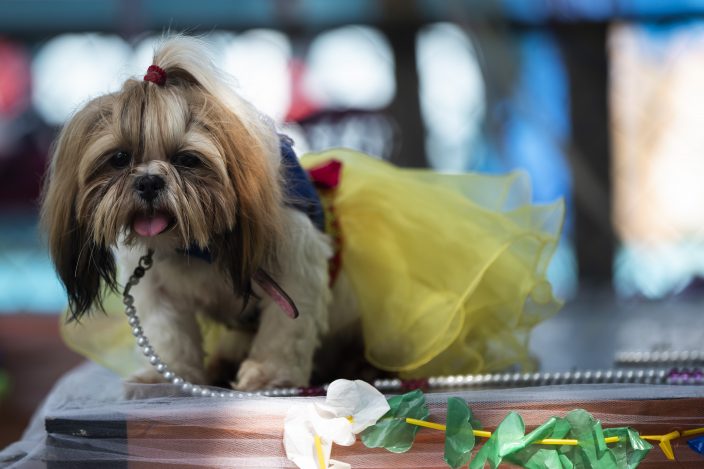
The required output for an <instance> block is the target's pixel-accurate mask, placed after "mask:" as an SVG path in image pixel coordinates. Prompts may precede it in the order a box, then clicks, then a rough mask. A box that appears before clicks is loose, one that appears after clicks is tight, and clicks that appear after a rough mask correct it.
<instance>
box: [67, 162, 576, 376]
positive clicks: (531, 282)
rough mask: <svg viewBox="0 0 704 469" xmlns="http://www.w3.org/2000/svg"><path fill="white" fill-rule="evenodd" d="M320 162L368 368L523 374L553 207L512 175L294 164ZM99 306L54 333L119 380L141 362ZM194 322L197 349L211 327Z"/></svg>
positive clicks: (544, 285) (541, 306) (125, 333)
mask: <svg viewBox="0 0 704 469" xmlns="http://www.w3.org/2000/svg"><path fill="white" fill-rule="evenodd" d="M332 159H335V160H338V161H340V162H342V174H341V179H340V183H339V185H338V186H337V187H336V188H335V189H328V190H325V191H323V192H322V196H323V197H324V198H325V201H324V202H325V205H326V206H327V207H328V208H330V207H332V209H333V212H334V214H335V217H336V218H337V221H338V226H339V230H340V235H341V241H342V243H341V246H342V252H341V265H342V269H343V270H344V272H345V275H346V276H347V277H348V279H349V280H350V282H351V285H352V287H353V289H354V290H355V293H356V295H357V298H358V303H359V307H360V311H361V317H362V329H363V333H364V341H365V350H366V358H367V359H368V360H369V362H371V363H372V364H373V365H374V366H376V367H378V368H381V369H383V370H387V371H393V372H397V373H399V375H400V376H402V377H406V378H415V377H428V376H438V375H448V374H464V373H485V372H495V371H501V370H505V369H507V368H509V367H512V366H518V367H520V369H522V370H524V371H530V370H532V369H534V368H535V363H534V361H533V359H532V358H531V355H530V353H529V352H528V340H529V334H530V331H531V329H532V328H533V327H534V326H536V325H537V324H538V323H539V322H541V321H542V320H544V319H546V318H547V317H549V316H551V315H552V314H554V313H555V312H556V311H558V309H559V308H560V307H561V302H560V301H558V300H557V299H556V298H555V297H554V296H553V293H552V288H551V286H550V284H549V282H548V281H547V279H546V276H545V273H546V269H547V266H548V263H549V261H550V258H551V256H552V254H553V252H554V250H555V247H556V245H557V242H558V240H559V237H560V231H561V227H562V222H563V219H564V205H563V203H562V201H558V202H555V203H552V204H547V205H533V204H531V202H530V200H531V194H530V183H529V180H528V177H527V175H526V174H524V173H521V172H516V173H511V174H509V175H506V176H487V175H480V174H461V175H450V174H438V173H435V172H432V171H428V170H413V169H399V168H396V167H394V166H392V165H390V164H388V163H385V162H382V161H379V160H377V159H374V158H372V157H369V156H366V155H363V154H361V153H359V152H355V151H352V150H347V149H335V150H330V151H326V152H323V153H318V154H310V155H306V156H304V157H303V158H302V159H301V163H302V165H303V166H304V167H306V168H312V167H316V166H319V165H321V164H324V163H326V162H328V161H330V160H332ZM106 309H107V310H108V314H107V315H105V316H102V315H99V314H98V315H94V316H92V317H91V318H90V319H86V320H84V324H83V325H82V326H75V325H73V324H70V325H67V326H64V327H63V333H64V337H65V338H66V340H67V342H68V343H69V344H70V345H71V346H72V347H73V348H74V349H76V350H77V351H79V352H80V353H83V354H85V355H86V356H89V357H90V358H92V359H94V360H95V361H97V362H99V363H101V364H103V365H105V366H108V367H109V368H111V369H113V370H115V371H117V372H119V373H120V374H122V375H127V374H129V373H131V372H133V371H135V370H136V369H138V368H140V367H141V366H144V364H145V363H146V362H145V360H144V358H143V357H141V356H140V354H139V353H137V352H135V349H134V344H133V338H132V337H131V334H130V331H129V327H128V326H127V324H126V320H125V317H124V315H123V314H122V308H121V304H120V301H119V298H110V299H109V300H108V304H107V308H106ZM333 314H334V312H333ZM202 325H203V328H204V332H205V337H206V340H205V346H206V352H207V351H208V349H212V348H214V346H215V343H216V339H217V336H218V335H219V331H218V329H219V328H218V326H217V325H214V324H212V323H208V322H207V321H205V320H204V321H203V324H202ZM85 328H89V329H90V331H86V330H85ZM81 329H82V330H81Z"/></svg>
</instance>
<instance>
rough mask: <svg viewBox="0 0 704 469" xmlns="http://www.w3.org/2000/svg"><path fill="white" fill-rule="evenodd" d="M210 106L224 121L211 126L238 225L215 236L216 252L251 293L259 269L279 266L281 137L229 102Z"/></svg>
mask: <svg viewBox="0 0 704 469" xmlns="http://www.w3.org/2000/svg"><path fill="white" fill-rule="evenodd" d="M211 109H217V111H216V112H215V114H214V115H213V116H212V117H213V119H215V122H218V123H220V125H215V126H213V127H212V128H211V131H212V132H214V134H215V135H214V137H215V141H217V142H218V144H219V145H220V146H221V151H222V154H223V155H224V156H225V160H226V166H227V175H228V178H229V184H230V187H231V190H233V191H234V202H235V203H234V204H233V205H234V206H233V207H232V210H233V213H234V220H235V222H234V226H232V227H231V229H230V230H228V231H227V232H226V233H224V234H223V235H222V236H221V237H220V239H219V240H217V241H216V246H215V248H216V249H217V250H218V251H219V252H216V253H215V255H216V259H217V261H218V262H221V263H222V267H223V268H224V270H225V271H226V272H228V273H229V276H230V278H231V280H232V285H233V287H234V288H235V289H236V290H237V291H239V292H240V293H244V294H247V293H248V292H249V288H250V281H251V278H252V276H253V275H254V273H255V272H256V271H257V269H259V268H268V269H273V270H274V271H275V270H276V266H275V259H276V254H275V252H276V250H277V248H278V247H279V245H280V242H281V232H282V223H283V222H282V213H283V212H282V206H283V205H282V191H281V180H280V175H279V158H280V156H279V155H278V138H277V136H276V134H275V133H274V132H273V131H271V130H269V129H267V128H260V127H257V126H251V125H248V123H247V122H246V121H243V120H242V119H241V118H240V116H238V115H237V114H236V113H235V112H233V111H231V110H230V109H229V108H227V107H226V106H224V105H219V106H216V105H213V106H212V107H211ZM218 114H220V115H219V116H218ZM223 122H227V125H222V123H223Z"/></svg>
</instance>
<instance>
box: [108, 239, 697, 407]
mask: <svg viewBox="0 0 704 469" xmlns="http://www.w3.org/2000/svg"><path fill="white" fill-rule="evenodd" d="M153 255H154V251H153V250H151V249H150V250H149V251H147V254H145V255H144V256H142V257H140V258H139V263H138V265H137V267H135V269H134V272H133V274H132V275H131V276H130V278H129V280H128V281H127V284H126V285H125V289H124V291H123V293H122V302H123V303H124V305H125V315H127V322H128V323H129V325H130V326H131V327H132V335H133V336H134V338H135V340H136V341H137V345H138V346H139V347H140V348H141V350H142V352H143V353H144V355H145V356H146V357H147V360H148V361H149V363H150V364H151V365H152V366H153V367H154V369H156V371H157V372H158V373H159V374H160V375H162V376H163V377H164V380H166V381H167V382H169V383H171V384H173V385H174V386H178V387H179V388H180V389H181V391H183V392H184V393H185V394H189V395H192V396H197V397H220V398H245V397H253V396H278V397H293V396H320V395H325V393H326V392H327V387H328V386H327V385H324V386H313V387H290V388H277V389H265V390H261V391H255V392H237V391H229V390H223V391H218V390H216V389H211V388H207V387H204V386H199V385H196V384H193V383H190V382H188V381H186V380H185V379H184V378H182V377H181V376H178V375H177V374H176V373H175V372H173V371H171V370H170V369H169V366H168V365H167V364H166V363H164V362H163V361H162V360H161V358H160V357H159V355H158V354H157V353H156V350H154V347H153V346H152V345H151V344H150V343H149V339H148V338H147V336H146V335H145V334H144V330H143V329H142V326H141V325H140V321H139V316H138V315H137V309H136V308H135V306H134V296H132V295H131V294H130V291H131V289H132V287H134V286H136V285H137V284H139V281H140V280H141V279H142V277H144V274H145V273H146V272H147V270H149V269H151V267H152V265H153V259H152V257H153ZM622 360H623V359H622ZM703 382H704V374H703V373H702V371H701V370H700V369H698V368H695V369H692V370H691V371H690V370H689V369H687V370H682V371H680V370H679V369H677V368H673V369H670V370H669V372H668V370H665V369H662V368H648V369H639V370H627V371H624V370H603V371H602V370H597V371H573V372H566V373H499V374H483V375H458V376H441V377H432V378H426V379H414V380H400V379H381V380H375V381H374V383H373V384H374V387H376V388H377V389H379V390H380V391H386V392H392V393H398V392H405V391H410V390H413V389H431V390H432V389H435V390H441V389H442V390H448V389H457V390H461V389H476V388H496V387H504V388H505V387H516V386H543V385H548V384H593V383H639V384H646V383H647V384H702V383H703Z"/></svg>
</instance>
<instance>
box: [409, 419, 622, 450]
mask: <svg viewBox="0 0 704 469" xmlns="http://www.w3.org/2000/svg"><path fill="white" fill-rule="evenodd" d="M406 423H410V424H411V425H416V426H419V427H425V428H432V429H433V430H440V431H443V432H444V431H445V430H446V429H447V427H446V426H445V425H443V424H441V423H434V422H426V421H425V420H418V419H412V418H407V419H406ZM472 433H474V436H478V437H481V438H490V437H491V432H487V431H484V430H472ZM618 440H619V438H618V437H617V436H611V437H609V438H605V439H604V441H605V442H606V443H616V442H617V441H618ZM534 444H536V445H559V446H563V445H567V446H577V445H579V442H578V441H577V440H571V439H559V438H546V439H544V440H538V441H536V442H535V443H534Z"/></svg>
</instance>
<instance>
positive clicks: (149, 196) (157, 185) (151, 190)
mask: <svg viewBox="0 0 704 469" xmlns="http://www.w3.org/2000/svg"><path fill="white" fill-rule="evenodd" d="M165 185H166V183H165V182H164V179H163V178H162V177H161V176H156V175H154V174H146V175H144V176H139V177H138V178H137V180H136V181H135V182H134V188H135V190H136V191H137V194H139V196H140V197H141V198H143V199H144V200H146V201H147V202H151V201H152V200H154V199H155V198H156V196H157V195H159V191H160V190H162V189H163V188H164V186H165Z"/></svg>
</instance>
